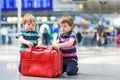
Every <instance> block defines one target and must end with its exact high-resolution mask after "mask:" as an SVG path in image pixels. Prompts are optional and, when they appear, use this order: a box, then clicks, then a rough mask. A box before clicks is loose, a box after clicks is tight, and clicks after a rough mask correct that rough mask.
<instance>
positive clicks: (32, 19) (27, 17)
mask: <svg viewBox="0 0 120 80" xmlns="http://www.w3.org/2000/svg"><path fill="white" fill-rule="evenodd" d="M32 22H34V23H35V24H36V18H35V17H34V16H33V15H32V14H30V13H26V14H25V15H24V16H23V18H22V25H24V24H26V23H32Z"/></svg>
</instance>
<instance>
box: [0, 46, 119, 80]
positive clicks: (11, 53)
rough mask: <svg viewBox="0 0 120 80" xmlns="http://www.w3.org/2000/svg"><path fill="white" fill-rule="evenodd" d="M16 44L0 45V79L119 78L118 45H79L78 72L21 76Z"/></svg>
mask: <svg viewBox="0 0 120 80" xmlns="http://www.w3.org/2000/svg"><path fill="white" fill-rule="evenodd" d="M18 48H19V46H18V45H4V46H0V80H119V79H120V48H119V47H79V48H77V50H78V57H79V72H78V75H76V76H67V75H66V74H63V75H62V76H61V77H58V78H41V77H28V76H22V75H21V74H19V72H18V64H19V63H18V62H19V52H18Z"/></svg>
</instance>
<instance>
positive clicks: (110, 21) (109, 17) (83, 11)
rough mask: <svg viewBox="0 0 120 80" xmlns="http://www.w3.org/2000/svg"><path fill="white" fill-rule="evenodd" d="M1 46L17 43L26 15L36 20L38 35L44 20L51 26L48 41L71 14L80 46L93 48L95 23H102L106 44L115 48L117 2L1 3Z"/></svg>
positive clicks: (119, 5) (56, 0)
mask: <svg viewBox="0 0 120 80" xmlns="http://www.w3.org/2000/svg"><path fill="white" fill-rule="evenodd" d="M0 5H1V6H0V18H1V19H0V29H1V32H0V40H1V41H0V44H2V45H4V44H16V41H15V35H16V34H17V33H18V32H19V31H20V30H21V26H22V25H21V19H22V17H23V15H24V14H25V13H27V12H30V13H32V14H33V15H34V16H35V17H36V19H37V24H36V30H37V31H38V32H40V31H39V29H40V26H41V25H42V22H43V21H47V24H48V25H49V27H50V31H51V32H50V34H49V39H50V42H49V43H51V41H52V40H53V36H52V35H51V34H53V31H52V30H51V28H52V27H53V26H56V25H57V26H59V24H58V22H59V19H60V17H61V16H62V15H71V16H72V17H73V19H74V23H75V28H74V30H75V32H76V34H77V33H78V32H80V33H81V42H80V44H79V46H81V45H82V46H95V45H96V44H95V42H94V41H93V39H94V34H95V32H96V31H97V30H96V28H97V27H98V21H102V23H103V25H104V28H105V31H104V32H105V34H107V45H108V46H111V45H117V44H118V42H117V39H118V35H119V31H120V14H119V12H120V0H0ZM2 35H5V39H2Z"/></svg>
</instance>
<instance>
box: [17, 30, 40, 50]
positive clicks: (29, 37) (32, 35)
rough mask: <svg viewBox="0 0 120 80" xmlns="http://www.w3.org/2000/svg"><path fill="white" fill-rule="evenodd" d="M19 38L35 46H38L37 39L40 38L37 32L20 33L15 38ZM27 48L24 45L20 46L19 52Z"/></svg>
mask: <svg viewBox="0 0 120 80" xmlns="http://www.w3.org/2000/svg"><path fill="white" fill-rule="evenodd" d="M20 36H23V38H24V39H25V40H28V41H30V42H32V43H33V44H34V46H36V45H37V44H38V38H40V36H39V34H38V32H37V31H25V30H23V31H20V32H19V33H18V35H17V36H16V38H19V37H20ZM26 48H28V46H27V45H26V44H21V48H20V52H21V51H23V50H25V49H26Z"/></svg>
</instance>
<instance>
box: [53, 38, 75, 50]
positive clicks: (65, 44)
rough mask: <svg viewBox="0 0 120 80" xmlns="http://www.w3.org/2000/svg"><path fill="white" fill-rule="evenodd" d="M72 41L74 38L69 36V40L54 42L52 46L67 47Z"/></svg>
mask: <svg viewBox="0 0 120 80" xmlns="http://www.w3.org/2000/svg"><path fill="white" fill-rule="evenodd" d="M73 43H74V39H73V38H70V40H69V41H68V42H64V43H57V44H54V45H53V47H55V48H58V49H59V48H61V47H67V46H71V45H73Z"/></svg>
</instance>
